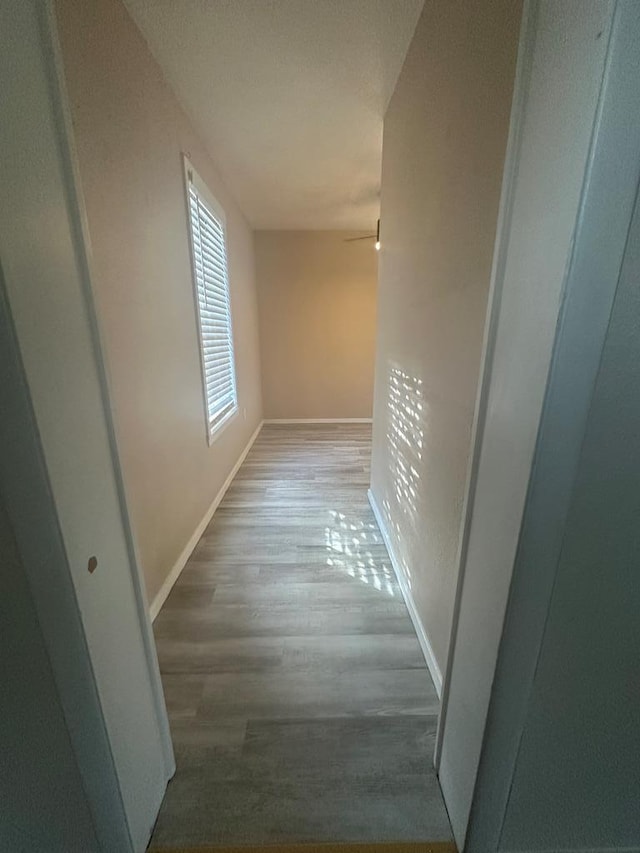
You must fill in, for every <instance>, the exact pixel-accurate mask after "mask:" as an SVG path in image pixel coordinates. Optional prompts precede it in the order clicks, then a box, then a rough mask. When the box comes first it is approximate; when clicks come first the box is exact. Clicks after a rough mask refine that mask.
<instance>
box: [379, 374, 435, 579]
mask: <svg viewBox="0 0 640 853" xmlns="http://www.w3.org/2000/svg"><path fill="white" fill-rule="evenodd" d="M387 400H388V401H389V402H388V421H387V433H386V438H387V445H388V448H389V454H388V456H389V460H390V470H391V475H392V480H393V491H392V493H391V494H390V495H389V496H387V497H385V498H384V500H383V501H382V510H383V513H384V516H385V519H386V521H387V525H388V529H389V532H390V535H391V537H392V541H393V547H394V551H395V554H396V557H397V559H398V560H399V562H400V567H401V569H402V572H403V574H404V576H405V578H406V581H407V584H408V586H409V588H411V569H410V568H409V565H408V563H407V558H406V555H405V554H404V553H403V550H404V549H403V547H402V542H403V540H404V537H403V536H402V534H401V532H400V527H401V525H400V521H399V519H401V518H402V517H404V523H403V527H406V525H407V524H409V525H411V527H412V528H413V529H415V527H416V523H417V502H418V490H419V488H420V473H419V470H418V469H419V466H420V461H421V459H422V448H423V443H424V432H423V426H422V424H423V418H424V408H425V400H424V392H423V388H422V379H418V378H417V377H415V376H410V375H409V374H408V373H405V371H404V370H401V369H400V368H399V367H396V366H394V365H391V367H390V369H389V375H388V393H387Z"/></svg>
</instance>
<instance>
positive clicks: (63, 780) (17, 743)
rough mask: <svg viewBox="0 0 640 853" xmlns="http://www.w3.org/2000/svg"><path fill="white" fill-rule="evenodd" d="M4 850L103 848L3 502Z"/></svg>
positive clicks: (0, 715) (0, 842) (0, 732)
mask: <svg viewBox="0 0 640 853" xmlns="http://www.w3.org/2000/svg"><path fill="white" fill-rule="evenodd" d="M0 648H1V649H2V653H1V654H0V684H2V690H0V755H2V773H0V801H1V802H2V820H1V821H0V850H7V851H10V850H11V851H19V850H50V851H51V853H89V851H97V850H98V849H99V846H98V842H97V840H96V838H95V834H94V830H93V825H92V822H91V815H90V812H89V809H88V806H87V802H86V797H85V793H84V790H83V788H82V780H81V778H80V774H79V772H78V767H77V765H76V762H75V756H74V754H73V750H72V746H71V742H70V740H69V734H68V732H67V729H66V725H65V721H64V716H63V714H62V708H61V707H60V702H59V700H58V694H57V691H56V686H55V682H54V680H53V675H52V673H51V667H50V664H49V658H48V656H47V649H46V647H45V644H44V641H43V638H42V634H41V632H40V626H39V625H38V619H37V616H36V611H35V607H34V605H33V601H32V599H31V593H30V590H29V585H28V583H27V578H26V576H25V573H24V571H23V568H22V563H21V560H20V555H19V554H18V549H17V547H16V543H15V539H14V536H13V531H12V529H11V525H10V522H9V519H8V517H7V515H6V512H5V510H4V507H3V506H1V505H0Z"/></svg>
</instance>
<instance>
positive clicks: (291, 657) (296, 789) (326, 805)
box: [152, 424, 451, 847]
mask: <svg viewBox="0 0 640 853" xmlns="http://www.w3.org/2000/svg"><path fill="white" fill-rule="evenodd" d="M370 446H371V428H370V426H368V425H361V424H354V425H347V424H327V425H304V426H301V425H295V426H291V425H269V426H265V427H264V428H263V430H262V432H261V433H260V435H259V437H258V439H257V441H256V443H255V444H254V446H253V448H252V449H251V451H250V453H249V454H248V456H247V458H246V460H245V461H244V463H243V465H242V466H241V468H240V470H239V471H238V473H237V475H236V478H235V479H234V481H233V483H232V484H231V486H230V487H229V490H228V491H227V493H226V495H225V497H224V499H223V501H222V503H221V504H220V507H219V508H218V510H217V511H216V514H215V515H214V517H213V519H212V520H211V522H210V524H209V525H208V526H207V528H206V530H205V532H204V535H203V536H202V538H201V540H200V542H199V543H198V545H197V546H196V548H195V550H194V552H193V554H192V556H191V558H190V559H189V561H188V563H187V565H186V567H185V569H184V571H183V573H182V575H181V576H180V578H179V579H178V581H177V583H176V585H175V587H174V589H173V590H172V592H171V594H170V595H169V597H168V599H167V601H166V603H165V606H164V607H163V609H162V611H161V612H160V614H159V615H158V617H157V619H156V621H155V624H154V632H155V636H156V643H157V648H158V658H159V661H160V668H161V674H162V679H163V684H164V688H165V695H166V699H167V708H168V711H169V717H170V723H171V729H172V734H173V739H174V747H175V752H176V760H177V772H176V775H175V777H174V779H173V780H172V781H171V782H170V784H169V787H168V790H167V795H166V797H165V800H164V802H163V805H162V809H161V811H160V815H159V818H158V823H157V826H156V828H155V832H154V835H153V839H152V846H154V847H162V846H170V845H175V846H179V845H190V844H192V845H204V844H275V845H279V844H287V843H293V842H333V841H347V842H348V841H359V842H367V841H391V840H393V841H415V840H421V839H424V840H439V839H441V840H449V839H450V838H451V832H450V828H449V824H448V820H447V815H446V811H445V808H444V803H443V801H442V796H441V794H440V790H439V787H438V783H437V779H436V777H435V773H434V771H433V767H432V755H433V743H434V737H435V728H436V723H437V712H438V699H437V695H436V692H435V688H434V686H433V683H432V682H431V679H430V677H429V674H428V671H427V669H426V666H425V663H424V659H423V657H422V653H421V651H420V647H419V645H418V641H417V638H416V636H415V632H414V630H413V626H412V624H411V621H410V618H409V615H408V613H407V610H406V607H405V605H404V601H403V599H402V596H401V593H400V590H399V588H398V584H397V582H396V579H395V576H394V574H393V570H392V567H391V562H390V560H389V556H388V554H387V552H386V549H385V547H384V544H383V542H382V537H381V536H380V532H379V530H378V528H377V525H376V523H375V519H374V518H373V514H372V512H371V509H370V507H369V503H368V501H367V495H366V490H367V487H368V483H369V459H370Z"/></svg>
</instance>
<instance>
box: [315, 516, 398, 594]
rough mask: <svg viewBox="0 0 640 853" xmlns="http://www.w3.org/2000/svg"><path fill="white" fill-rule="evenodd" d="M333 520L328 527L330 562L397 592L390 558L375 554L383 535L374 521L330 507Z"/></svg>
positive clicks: (375, 585) (380, 588)
mask: <svg viewBox="0 0 640 853" xmlns="http://www.w3.org/2000/svg"><path fill="white" fill-rule="evenodd" d="M329 514H330V515H331V518H332V521H331V523H330V524H329V525H327V527H326V528H325V541H326V548H327V552H328V554H327V565H328V566H334V567H335V568H337V569H340V570H342V571H344V572H346V573H347V574H348V575H350V576H351V577H352V578H355V579H356V580H359V581H361V582H362V583H366V584H367V585H369V586H371V587H372V589H376V590H378V591H379V592H382V593H385V594H386V595H389V596H391V597H394V596H395V577H394V574H393V570H392V568H391V564H390V562H389V560H388V559H387V558H384V559H381V558H380V557H378V556H377V555H376V556H374V554H373V551H372V546H374V545H377V546H378V547H382V537H381V536H380V533H379V532H378V529H377V527H376V525H375V524H374V523H373V522H364V521H359V520H357V519H350V518H349V516H347V515H346V514H345V513H343V512H337V511H336V510H330V513H329Z"/></svg>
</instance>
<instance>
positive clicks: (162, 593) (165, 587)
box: [149, 421, 265, 622]
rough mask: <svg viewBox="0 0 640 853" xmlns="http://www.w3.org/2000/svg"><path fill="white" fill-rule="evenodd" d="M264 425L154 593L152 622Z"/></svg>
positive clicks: (254, 434) (250, 441)
mask: <svg viewBox="0 0 640 853" xmlns="http://www.w3.org/2000/svg"><path fill="white" fill-rule="evenodd" d="M264 423H265V421H260V423H259V424H258V426H257V427H256V429H255V431H254V433H253V435H252V436H251V438H250V439H249V441H248V442H247V446H246V447H245V449H244V450H243V451H242V453H241V454H240V456H239V457H238V459H237V461H236V464H235V465H234V466H233V468H232V469H231V471H230V472H229V476H228V477H227V479H226V480H225V481H224V483H223V484H222V487H221V489H220V491H219V492H218V494H217V495H216V496H215V498H214V499H213V503H212V504H211V506H210V507H209V509H208V510H207V511H206V512H205V514H204V518H203V519H202V520H201V521H200V523H199V524H198V526H197V527H196V529H195V530H194V532H193V535H192V536H191V538H190V539H189V541H188V542H187V544H186V545H185V546H184V548H183V549H182V552H181V554H180V556H179V557H178V559H177V560H176V561H175V563H174V564H173V568H172V569H171V571H170V572H169V574H168V575H167V577H166V579H165V581H164V583H163V584H162V586H161V587H160V589H159V590H158V592H157V593H156V596H155V598H154V599H153V601H152V602H151V606H150V608H149V616H150V617H151V621H152V622H153V621H154V620H155V618H156V616H157V615H158V613H159V612H160V610H161V608H162V605H163V604H164V603H165V601H166V600H167V597H168V595H169V593H170V592H171V590H172V588H173V585H174V584H175V582H176V581H177V580H178V578H179V577H180V574H181V572H182V570H183V569H184V567H185V566H186V564H187V560H188V559H189V557H190V556H191V554H192V553H193V549H194V548H195V547H196V545H197V544H198V542H199V541H200V537H201V536H202V534H203V533H204V531H205V529H206V527H207V525H208V524H209V522H210V521H211V519H212V518H213V514H214V512H215V511H216V510H217V509H218V506H219V505H220V501H221V500H222V498H223V497H224V496H225V493H226V491H227V489H228V488H229V486H230V485H231V483H232V481H233V478H234V477H235V476H236V474H237V473H238V469H239V468H240V466H241V465H242V463H243V462H244V460H245V459H246V457H247V454H248V453H249V451H250V450H251V448H252V447H253V443H254V441H255V440H256V438H257V437H258V434H259V432H260V430H261V429H262V425H263V424H264Z"/></svg>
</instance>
